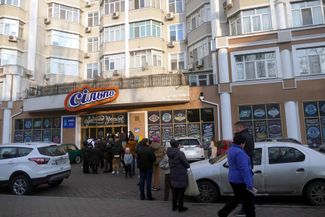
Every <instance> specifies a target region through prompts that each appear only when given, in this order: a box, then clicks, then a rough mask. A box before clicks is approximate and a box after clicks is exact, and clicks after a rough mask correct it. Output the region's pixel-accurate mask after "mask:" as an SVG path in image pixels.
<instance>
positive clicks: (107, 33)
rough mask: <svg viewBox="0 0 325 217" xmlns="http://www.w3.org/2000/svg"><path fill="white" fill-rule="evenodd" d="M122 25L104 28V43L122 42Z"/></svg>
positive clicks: (123, 33) (123, 32)
mask: <svg viewBox="0 0 325 217" xmlns="http://www.w3.org/2000/svg"><path fill="white" fill-rule="evenodd" d="M124 35H125V31H124V25H118V26H110V27H105V28H104V43H105V42H112V41H121V40H124Z"/></svg>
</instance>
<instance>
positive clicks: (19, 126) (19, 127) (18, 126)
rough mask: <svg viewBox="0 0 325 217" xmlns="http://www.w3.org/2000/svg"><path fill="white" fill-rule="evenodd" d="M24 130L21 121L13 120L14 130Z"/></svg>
mask: <svg viewBox="0 0 325 217" xmlns="http://www.w3.org/2000/svg"><path fill="white" fill-rule="evenodd" d="M23 128H24V121H23V120H22V119H16V120H15V130H22V129H23Z"/></svg>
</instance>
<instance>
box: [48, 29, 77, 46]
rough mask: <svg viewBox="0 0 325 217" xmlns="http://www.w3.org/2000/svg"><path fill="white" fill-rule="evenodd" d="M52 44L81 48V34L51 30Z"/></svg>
mask: <svg viewBox="0 0 325 217" xmlns="http://www.w3.org/2000/svg"><path fill="white" fill-rule="evenodd" d="M51 37H52V42H51V45H55V46H60V47H68V48H75V49H79V35H77V34H72V33H68V32H60V31H56V30H52V31H51Z"/></svg>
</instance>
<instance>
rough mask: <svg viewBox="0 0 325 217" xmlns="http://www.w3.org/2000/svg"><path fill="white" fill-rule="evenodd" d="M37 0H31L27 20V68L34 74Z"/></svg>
mask: <svg viewBox="0 0 325 217" xmlns="http://www.w3.org/2000/svg"><path fill="white" fill-rule="evenodd" d="M37 11H38V0H31V1H30V7H29V20H28V23H29V24H28V43H27V45H28V48H27V49H28V52H27V69H28V70H30V71H31V72H32V74H33V75H35V61H36V51H37V49H36V45H37V28H38V26H37V23H38V16H37V15H38V12H37Z"/></svg>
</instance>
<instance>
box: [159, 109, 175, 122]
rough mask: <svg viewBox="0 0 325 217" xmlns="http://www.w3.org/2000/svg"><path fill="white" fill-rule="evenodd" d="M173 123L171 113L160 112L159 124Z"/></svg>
mask: <svg viewBox="0 0 325 217" xmlns="http://www.w3.org/2000/svg"><path fill="white" fill-rule="evenodd" d="M172 121H173V116H172V111H162V112H161V124H171V123H172Z"/></svg>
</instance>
